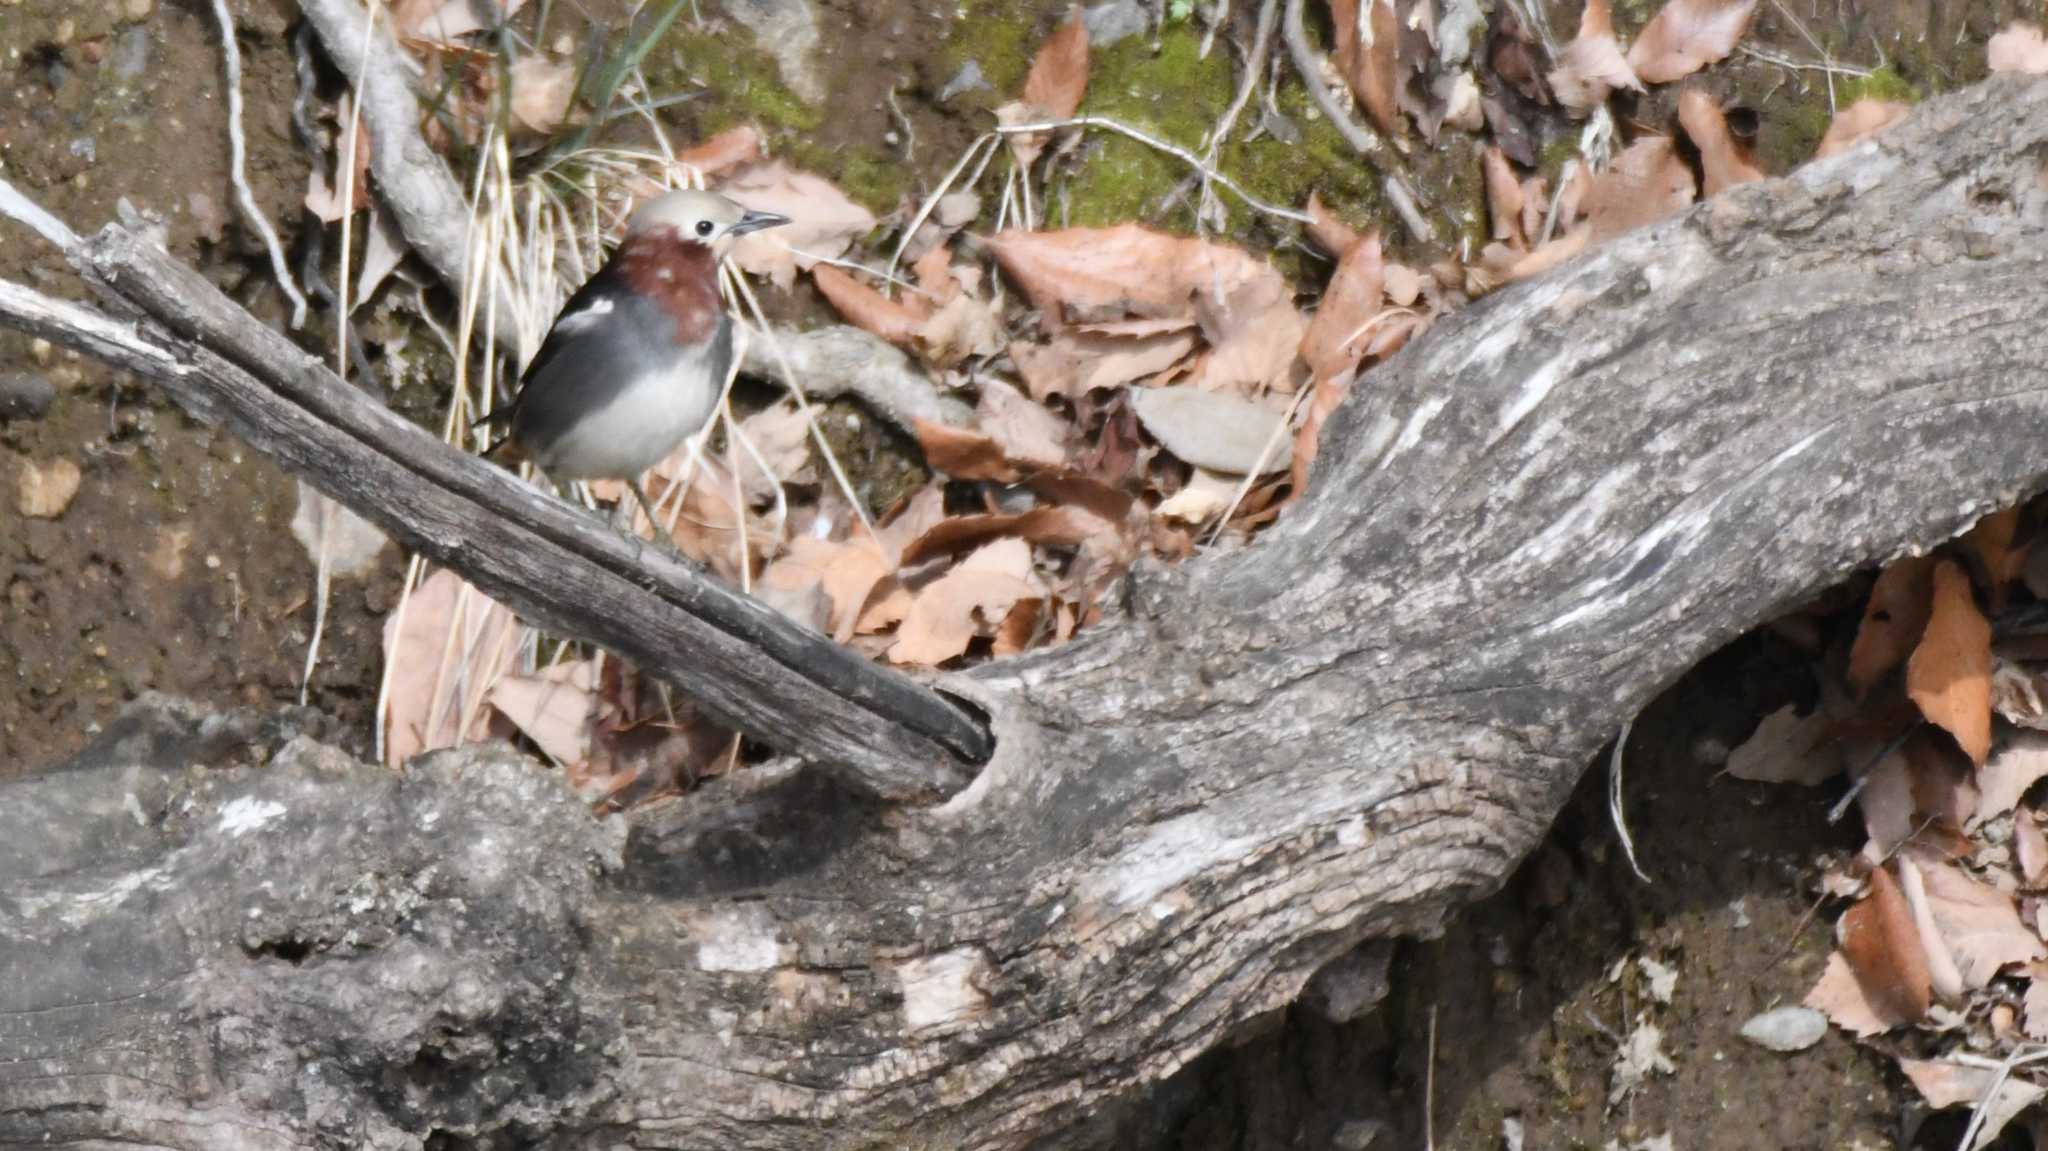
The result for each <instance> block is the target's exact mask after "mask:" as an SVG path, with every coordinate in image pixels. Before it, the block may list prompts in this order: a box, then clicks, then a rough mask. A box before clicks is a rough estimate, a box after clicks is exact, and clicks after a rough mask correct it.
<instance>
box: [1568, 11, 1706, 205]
mask: <svg viewBox="0 0 2048 1151" xmlns="http://www.w3.org/2000/svg"><path fill="white" fill-rule="evenodd" d="M1674 2H1676V0H1674ZM1693 196H1694V185H1693V178H1692V168H1691V167H1690V166H1689V165H1687V164H1686V162H1685V159H1684V157H1682V156H1680V155H1679V154H1678V148H1677V146H1676V145H1675V144H1673V143H1672V141H1671V138H1670V137H1668V136H1644V137H1642V138H1641V139H1639V140H1637V141H1636V142H1635V143H1633V144H1630V145H1629V146H1628V147H1626V148H1624V149H1622V151H1621V153H1620V154H1619V155H1617V156H1615V158H1614V163H1613V164H1611V165H1609V166H1608V169H1607V170H1606V171H1605V172H1602V173H1600V174H1599V175H1597V176H1595V177H1593V182H1592V185H1591V186H1590V187H1589V188H1588V189H1587V191H1586V196H1585V211H1586V219H1587V220H1588V221H1589V222H1590V223H1591V224H1592V227H1593V234H1592V242H1594V243H1601V242H1603V241H1606V240H1609V239H1612V238H1613V237H1615V236H1619V235H1621V234H1623V233H1625V232H1633V231H1635V230H1636V229H1637V228H1640V227H1643V226H1645V225H1648V224H1654V223H1656V222H1657V221H1659V220H1662V219H1665V218H1666V217H1668V216H1673V215H1676V214H1677V213H1678V212H1681V211H1683V210H1684V209H1685V208H1686V207H1687V206H1688V205H1690V204H1691V203H1692V202H1693Z"/></svg>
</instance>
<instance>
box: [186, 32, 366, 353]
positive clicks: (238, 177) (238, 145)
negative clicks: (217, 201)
mask: <svg viewBox="0 0 2048 1151" xmlns="http://www.w3.org/2000/svg"><path fill="white" fill-rule="evenodd" d="M213 15H214V18H215V19H217V20H219V21H220V52H221V56H222V57H224V58H225V59H226V61H227V82H228V165H229V168H228V171H229V179H230V180H231V181H232V182H233V184H234V186H235V202H236V203H238V204H240V205H241V206H242V214H243V215H245V216H247V217H249V223H250V224H252V225H254V226H255V228H256V231H257V232H258V233H259V234H261V235H262V237H263V247H264V248H265V249H266V250H268V251H269V253H270V272H271V274H272V275H274V276H276V277H277V287H278V290H279V291H281V292H283V293H284V294H285V298H286V299H288V300H290V301H291V303H292V327H293V328H300V327H304V326H305V323H306V297H305V295H304V294H303V293H301V292H300V291H299V285H298V284H297V283H295V282H294V281H293V280H292V271H291V268H290V266H289V265H288V264H287V263H286V261H285V258H284V244H283V243H282V242H280V241H279V240H278V238H277V229H276V228H273V227H271V226H270V219H269V217H267V216H265V215H264V214H263V209H261V208H259V207H257V206H256V194H255V193H254V192H252V191H250V190H249V173H248V156H249V142H248V139H247V138H246V137H245V136H243V134H242V46H241V45H240V44H238V43H236V42H235V17H234V14H233V13H231V12H229V11H228V0H213ZM376 21H377V5H376V4H375V3H372V4H371V5H370V22H371V23H372V24H375V23H376Z"/></svg>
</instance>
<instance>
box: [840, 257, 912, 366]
mask: <svg viewBox="0 0 2048 1151" xmlns="http://www.w3.org/2000/svg"><path fill="white" fill-rule="evenodd" d="M811 282H812V283H814V284H816V285H817V286H818V292H819V294H820V295H822V296H824V297H825V299H826V301H827V302H828V303H830V304H831V305H832V307H833V310H835V311H837V312H838V313H839V314H840V315H841V316H844V317H845V318H846V321H847V322H848V323H850V324H852V325H853V326H854V327H856V328H860V329H862V330H863V331H867V332H872V333H874V334H875V335H877V336H880V337H882V338H883V339H885V340H887V341H889V342H890V343H892V344H895V345H897V346H899V347H909V346H910V344H911V341H912V340H914V339H915V338H916V337H917V332H918V329H919V328H920V327H922V326H923V325H924V322H925V320H926V319H928V318H929V317H930V316H931V308H930V306H928V305H926V304H925V303H924V301H923V300H922V299H920V298H919V297H916V296H905V297H904V298H903V299H900V300H892V299H890V298H889V297H887V296H884V295H883V294H882V293H880V292H878V291H876V290H875V289H873V288H870V287H868V286H867V285H866V284H863V283H861V282H860V281H859V280H856V279H854V278H853V276H852V275H850V274H848V273H846V272H843V271H840V270H839V269H838V268H835V267H833V266H832V265H830V264H818V265H815V266H814V267H812V268H811Z"/></svg>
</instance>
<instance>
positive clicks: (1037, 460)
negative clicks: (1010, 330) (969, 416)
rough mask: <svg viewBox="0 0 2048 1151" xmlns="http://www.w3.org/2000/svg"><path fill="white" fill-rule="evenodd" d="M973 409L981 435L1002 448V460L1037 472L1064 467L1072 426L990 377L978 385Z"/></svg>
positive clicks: (1012, 388) (1040, 405)
mask: <svg viewBox="0 0 2048 1151" xmlns="http://www.w3.org/2000/svg"><path fill="white" fill-rule="evenodd" d="M976 408H977V415H978V416H979V424H980V430H981V433H982V434H983V435H985V436H988V437H989V438H990V439H993V440H994V441H995V442H996V444H997V445H998V446H1000V447H1001V448H1002V451H1003V456H1004V458H1006V459H1008V460H1010V461H1011V462H1013V463H1016V464H1018V465H1019V466H1022V467H1028V468H1032V469H1037V470H1055V469H1059V468H1063V467H1065V465H1066V462H1067V437H1068V435H1069V433H1070V432H1071V431H1072V430H1073V429H1072V425H1070V424H1068V423H1067V421H1066V420H1063V419H1061V418H1060V417H1059V416H1056V415H1054V414H1053V413H1051V412H1050V411H1047V410H1046V408H1045V406H1044V405H1043V404H1040V403H1038V402H1036V401H1034V400H1032V399H1031V398H1029V397H1028V396H1026V395H1024V394H1023V393H1022V392H1019V391H1018V390H1017V389H1016V388H1014V387H1011V386H1010V385H1009V384H1007V383H1004V382H1003V381H1002V380H998V379H995V378H993V377H991V378H987V379H984V380H982V381H981V402H980V403H979V404H977V405H976Z"/></svg>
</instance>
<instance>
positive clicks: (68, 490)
mask: <svg viewBox="0 0 2048 1151" xmlns="http://www.w3.org/2000/svg"><path fill="white" fill-rule="evenodd" d="M82 479H83V476H82V475H81V473H80V472H79V470H78V465H77V464H74V463H72V462H71V461H70V460H67V459H62V458H59V459H54V460H51V461H50V462H49V463H46V464H39V463H37V462H35V461H34V460H30V459H24V460H22V461H21V474H20V476H19V477H18V479H17V482H16V488H15V493H14V508H15V510H16V511H18V512H20V513H21V514H22V515H25V516H27V517H29V518H30V519H37V520H53V519H56V518H57V517H58V516H61V515H63V514H64V509H66V508H68V507H70V506H71V501H72V499H73V498H74V497H76V496H77V495H78V485H79V482H80V481H81V480H82Z"/></svg>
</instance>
